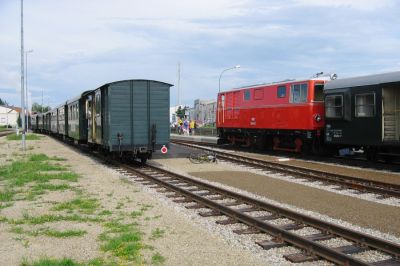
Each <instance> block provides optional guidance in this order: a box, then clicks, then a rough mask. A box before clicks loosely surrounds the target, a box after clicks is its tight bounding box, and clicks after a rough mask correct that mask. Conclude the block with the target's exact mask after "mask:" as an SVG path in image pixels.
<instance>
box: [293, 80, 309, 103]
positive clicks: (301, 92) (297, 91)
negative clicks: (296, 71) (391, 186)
mask: <svg viewBox="0 0 400 266" xmlns="http://www.w3.org/2000/svg"><path fill="white" fill-rule="evenodd" d="M307 94H308V86H307V83H305V84H294V85H292V88H291V90H290V102H291V103H305V102H307Z"/></svg>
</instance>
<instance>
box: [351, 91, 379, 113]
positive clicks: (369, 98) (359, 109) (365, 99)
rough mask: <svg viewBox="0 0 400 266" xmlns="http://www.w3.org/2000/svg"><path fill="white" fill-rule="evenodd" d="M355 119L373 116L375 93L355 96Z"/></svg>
mask: <svg viewBox="0 0 400 266" xmlns="http://www.w3.org/2000/svg"><path fill="white" fill-rule="evenodd" d="M355 101H356V104H355V106H356V117H373V116H375V93H369V94H358V95H356V99H355Z"/></svg>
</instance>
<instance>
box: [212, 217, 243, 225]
mask: <svg viewBox="0 0 400 266" xmlns="http://www.w3.org/2000/svg"><path fill="white" fill-rule="evenodd" d="M216 223H217V224H221V225H228V224H237V223H240V222H239V221H238V220H236V219H235V218H228V219H225V220H219V221H216Z"/></svg>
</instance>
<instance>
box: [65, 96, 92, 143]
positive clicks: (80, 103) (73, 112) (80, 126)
mask: <svg viewBox="0 0 400 266" xmlns="http://www.w3.org/2000/svg"><path fill="white" fill-rule="evenodd" d="M90 92H91V91H85V92H84V93H82V94H81V95H80V96H79V97H76V98H74V99H72V100H69V101H67V103H66V110H67V111H66V113H67V114H68V116H67V119H66V122H67V123H66V128H67V134H66V135H67V136H68V137H69V138H72V139H74V140H76V141H78V142H86V141H87V131H88V128H87V125H88V122H87V118H86V107H85V104H86V98H85V97H86V95H87V94H89V93H90Z"/></svg>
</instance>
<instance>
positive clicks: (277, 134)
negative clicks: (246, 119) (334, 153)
mask: <svg viewBox="0 0 400 266" xmlns="http://www.w3.org/2000/svg"><path fill="white" fill-rule="evenodd" d="M218 136H219V140H218V143H219V144H222V143H229V144H232V145H240V146H242V147H253V148H257V149H260V150H265V149H267V150H275V151H290V152H296V153H306V154H309V153H312V154H321V153H322V152H323V140H322V136H323V132H321V131H320V130H315V131H311V130H266V129H230V128H220V129H218Z"/></svg>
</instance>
